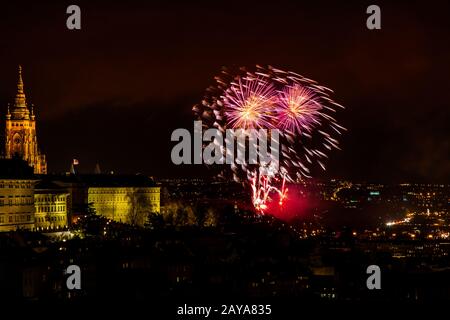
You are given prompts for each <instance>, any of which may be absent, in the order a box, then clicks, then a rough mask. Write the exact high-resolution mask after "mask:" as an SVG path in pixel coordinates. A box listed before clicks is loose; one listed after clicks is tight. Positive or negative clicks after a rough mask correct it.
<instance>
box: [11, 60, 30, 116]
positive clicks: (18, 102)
mask: <svg viewBox="0 0 450 320" xmlns="http://www.w3.org/2000/svg"><path fill="white" fill-rule="evenodd" d="M14 107H16V108H26V107H27V102H26V98H25V92H24V91H23V80H22V66H21V65H19V80H18V81H17V93H16V99H15V105H14Z"/></svg>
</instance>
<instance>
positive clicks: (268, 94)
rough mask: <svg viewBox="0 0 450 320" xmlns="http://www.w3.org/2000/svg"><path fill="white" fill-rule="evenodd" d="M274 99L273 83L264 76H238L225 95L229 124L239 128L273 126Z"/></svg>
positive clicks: (224, 101)
mask: <svg viewBox="0 0 450 320" xmlns="http://www.w3.org/2000/svg"><path fill="white" fill-rule="evenodd" d="M274 99H275V91H274V88H273V85H272V84H270V83H267V81H266V80H264V79H263V78H260V77H250V76H246V77H243V78H238V80H237V83H235V82H233V83H231V86H230V88H229V89H228V90H227V91H226V92H225V95H224V97H223V103H224V106H225V115H226V117H227V120H228V125H229V126H230V127H231V128H239V129H260V128H266V129H267V128H272V119H273V115H272V113H271V111H272V106H273V104H274Z"/></svg>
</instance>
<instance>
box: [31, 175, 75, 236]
mask: <svg viewBox="0 0 450 320" xmlns="http://www.w3.org/2000/svg"><path fill="white" fill-rule="evenodd" d="M68 195H69V194H68V193H67V191H66V190H64V189H63V188H61V187H59V186H57V185H56V184H54V183H52V182H49V181H42V182H39V183H38V184H37V185H36V186H35V190H34V206H35V218H34V221H35V223H34V225H35V229H36V230H39V231H40V230H59V229H63V228H66V227H67V226H68V218H67V198H68Z"/></svg>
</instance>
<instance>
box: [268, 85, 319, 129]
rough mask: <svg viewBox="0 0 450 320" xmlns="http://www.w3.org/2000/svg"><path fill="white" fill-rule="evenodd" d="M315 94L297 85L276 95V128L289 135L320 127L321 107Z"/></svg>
mask: <svg viewBox="0 0 450 320" xmlns="http://www.w3.org/2000/svg"><path fill="white" fill-rule="evenodd" d="M318 100H319V99H318V97H317V95H316V93H315V92H314V91H312V90H310V89H307V88H305V87H303V86H301V85H299V84H294V85H293V86H288V87H286V88H284V89H283V90H281V91H279V93H278V103H277V118H278V121H279V122H278V127H279V128H280V129H282V130H286V131H289V132H291V133H302V132H303V131H305V130H306V131H308V132H311V131H312V129H313V128H314V127H315V126H316V125H320V121H319V119H320V116H321V110H322V109H323V106H322V105H321V104H320V103H319V101H318Z"/></svg>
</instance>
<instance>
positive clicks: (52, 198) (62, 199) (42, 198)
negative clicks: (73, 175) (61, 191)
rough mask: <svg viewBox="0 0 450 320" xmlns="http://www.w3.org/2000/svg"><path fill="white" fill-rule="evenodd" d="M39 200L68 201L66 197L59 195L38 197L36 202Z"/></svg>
mask: <svg viewBox="0 0 450 320" xmlns="http://www.w3.org/2000/svg"><path fill="white" fill-rule="evenodd" d="M38 201H45V202H50V201H66V197H65V196H63V197H60V196H59V197H58V196H53V197H39V196H38V197H36V202H38Z"/></svg>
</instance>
